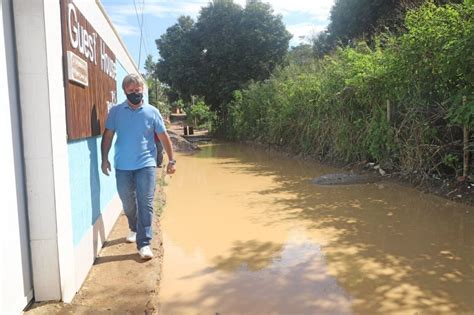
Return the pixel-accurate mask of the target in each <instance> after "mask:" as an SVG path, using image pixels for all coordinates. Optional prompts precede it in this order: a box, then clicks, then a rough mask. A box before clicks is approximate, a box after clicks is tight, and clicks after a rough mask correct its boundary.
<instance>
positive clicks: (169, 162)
mask: <svg viewBox="0 0 474 315" xmlns="http://www.w3.org/2000/svg"><path fill="white" fill-rule="evenodd" d="M168 164H171V165H176V160H169V161H168Z"/></svg>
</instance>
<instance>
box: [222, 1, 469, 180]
mask: <svg viewBox="0 0 474 315" xmlns="http://www.w3.org/2000/svg"><path fill="white" fill-rule="evenodd" d="M473 13H474V6H472V5H469V4H468V3H467V2H466V3H465V4H460V5H445V6H436V5H434V4H433V3H430V2H429V3H427V4H425V5H424V6H422V7H421V8H420V9H418V10H416V11H412V12H410V13H408V15H407V18H406V28H407V32H406V33H405V34H403V35H401V36H394V35H391V34H381V35H380V36H379V37H378V38H377V39H376V44H375V46H374V47H375V48H369V47H368V46H367V45H366V44H365V43H364V42H359V43H355V44H354V45H353V46H352V47H345V48H338V49H336V50H335V52H334V53H333V54H332V55H330V56H326V57H325V58H324V59H320V60H314V62H313V64H311V65H310V66H308V65H304V66H298V65H294V64H293V65H290V66H288V67H286V68H283V69H280V70H279V71H276V72H275V73H274V74H273V76H272V77H271V78H270V79H269V80H266V81H265V82H256V83H252V84H250V85H249V87H248V88H247V89H245V90H241V91H238V92H236V93H235V94H234V99H233V101H232V102H231V103H230V104H229V106H228V107H227V108H228V114H227V117H226V123H227V127H226V128H225V130H226V135H227V137H228V138H232V139H252V140H256V141H260V142H265V143H270V144H275V145H280V146H284V147H286V148H288V149H290V150H292V151H293V152H295V153H303V154H308V155H314V156H316V157H319V158H330V159H337V160H341V161H346V162H353V161H363V160H373V161H377V162H380V163H385V164H387V165H392V166H395V168H397V169H399V170H402V171H411V172H414V171H417V172H419V173H421V174H425V175H427V174H431V173H433V172H437V173H446V172H448V173H451V174H452V173H453V168H454V169H455V168H456V167H459V163H454V161H459V160H462V156H461V153H462V146H460V143H461V142H460V141H461V140H462V132H461V130H462V129H461V128H462V127H463V126H467V127H470V128H471V130H473V129H474V94H473V93H474V90H473V82H474V77H473V71H472V69H473V68H474V59H473V58H474V44H473V43H474V21H473V19H472V18H473ZM462 96H466V97H467V101H466V102H463V101H462ZM387 102H389V103H390V106H391V108H393V109H395V111H394V113H393V115H391V116H390V117H391V118H390V121H389V119H388V116H387ZM471 147H472V145H471ZM455 171H456V169H455V170H454V172H455Z"/></svg>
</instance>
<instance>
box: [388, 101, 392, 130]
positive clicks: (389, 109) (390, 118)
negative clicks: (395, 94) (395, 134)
mask: <svg viewBox="0 0 474 315" xmlns="http://www.w3.org/2000/svg"><path fill="white" fill-rule="evenodd" d="M391 121H392V106H391V104H390V100H387V122H388V124H389V125H390V123H391Z"/></svg>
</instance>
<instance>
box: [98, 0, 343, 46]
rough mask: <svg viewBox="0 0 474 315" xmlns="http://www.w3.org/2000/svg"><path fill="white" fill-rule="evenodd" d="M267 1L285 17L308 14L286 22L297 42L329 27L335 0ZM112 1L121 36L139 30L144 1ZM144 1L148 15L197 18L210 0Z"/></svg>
mask: <svg viewBox="0 0 474 315" xmlns="http://www.w3.org/2000/svg"><path fill="white" fill-rule="evenodd" d="M264 1H265V0H264ZM104 2H105V1H104ZM234 2H235V3H237V4H240V5H242V6H245V3H246V0H234ZM265 2H268V3H270V4H271V5H272V7H273V9H274V11H275V13H278V14H281V15H283V17H285V16H286V15H290V14H292V15H294V14H296V15H297V14H302V15H304V16H305V17H306V18H308V16H309V18H310V20H309V21H302V22H301V23H299V24H293V25H287V29H288V30H289V31H290V32H291V33H292V34H293V35H294V37H293V40H292V44H293V43H294V42H295V41H296V42H298V43H299V42H301V41H304V40H301V39H300V37H301V36H306V37H308V36H310V35H311V33H312V32H319V31H321V30H322V29H323V28H324V27H326V26H327V24H328V19H329V12H330V9H331V7H332V5H333V4H334V0H313V1H308V0H291V1H288V0H267V1H265ZM109 3H110V4H108V5H107V6H106V7H107V11H108V13H109V15H110V17H111V18H112V21H113V22H114V24H115V25H116V27H117V29H118V30H119V32H120V34H122V36H130V35H136V34H139V30H138V23H137V17H136V11H138V13H139V14H140V13H141V5H142V3H143V2H142V1H140V0H136V5H137V7H136V9H135V6H134V4H133V3H131V1H127V2H119V1H117V2H116V1H110V2H109ZM144 3H145V6H144V14H146V15H152V16H155V17H159V18H162V17H164V16H174V17H178V16H180V15H190V16H191V17H193V18H196V17H197V15H198V14H199V11H200V10H201V8H202V7H204V6H206V5H207V4H208V3H209V0H174V1H166V0H145V1H144ZM131 19H133V20H131ZM130 22H131V23H130ZM130 24H132V25H135V26H136V27H134V26H131V25H130Z"/></svg>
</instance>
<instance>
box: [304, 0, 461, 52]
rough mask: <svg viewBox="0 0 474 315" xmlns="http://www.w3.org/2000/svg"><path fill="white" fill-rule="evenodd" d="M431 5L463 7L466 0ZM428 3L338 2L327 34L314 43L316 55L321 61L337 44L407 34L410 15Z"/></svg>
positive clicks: (387, 0)
mask: <svg viewBox="0 0 474 315" xmlns="http://www.w3.org/2000/svg"><path fill="white" fill-rule="evenodd" d="M432 1H434V2H435V3H436V4H446V3H461V2H462V1H463V0H432ZM425 2H426V0H336V2H335V3H334V5H333V7H332V8H331V16H330V23H329V26H328V30H327V31H326V32H323V33H320V34H319V35H318V36H317V37H316V38H314V39H313V47H314V51H315V53H316V54H317V55H319V56H320V57H321V56H323V55H324V54H326V53H327V52H328V51H331V50H332V49H333V48H334V47H335V46H336V44H343V45H347V44H350V43H351V42H353V41H354V40H355V39H365V40H367V41H368V42H369V43H370V42H371V41H372V39H373V37H374V35H375V34H378V33H379V32H380V31H386V30H388V31H390V32H395V33H398V32H401V31H404V30H405V27H404V19H405V15H406V13H407V11H408V10H412V9H415V8H417V7H419V6H420V5H421V4H423V3H425Z"/></svg>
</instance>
